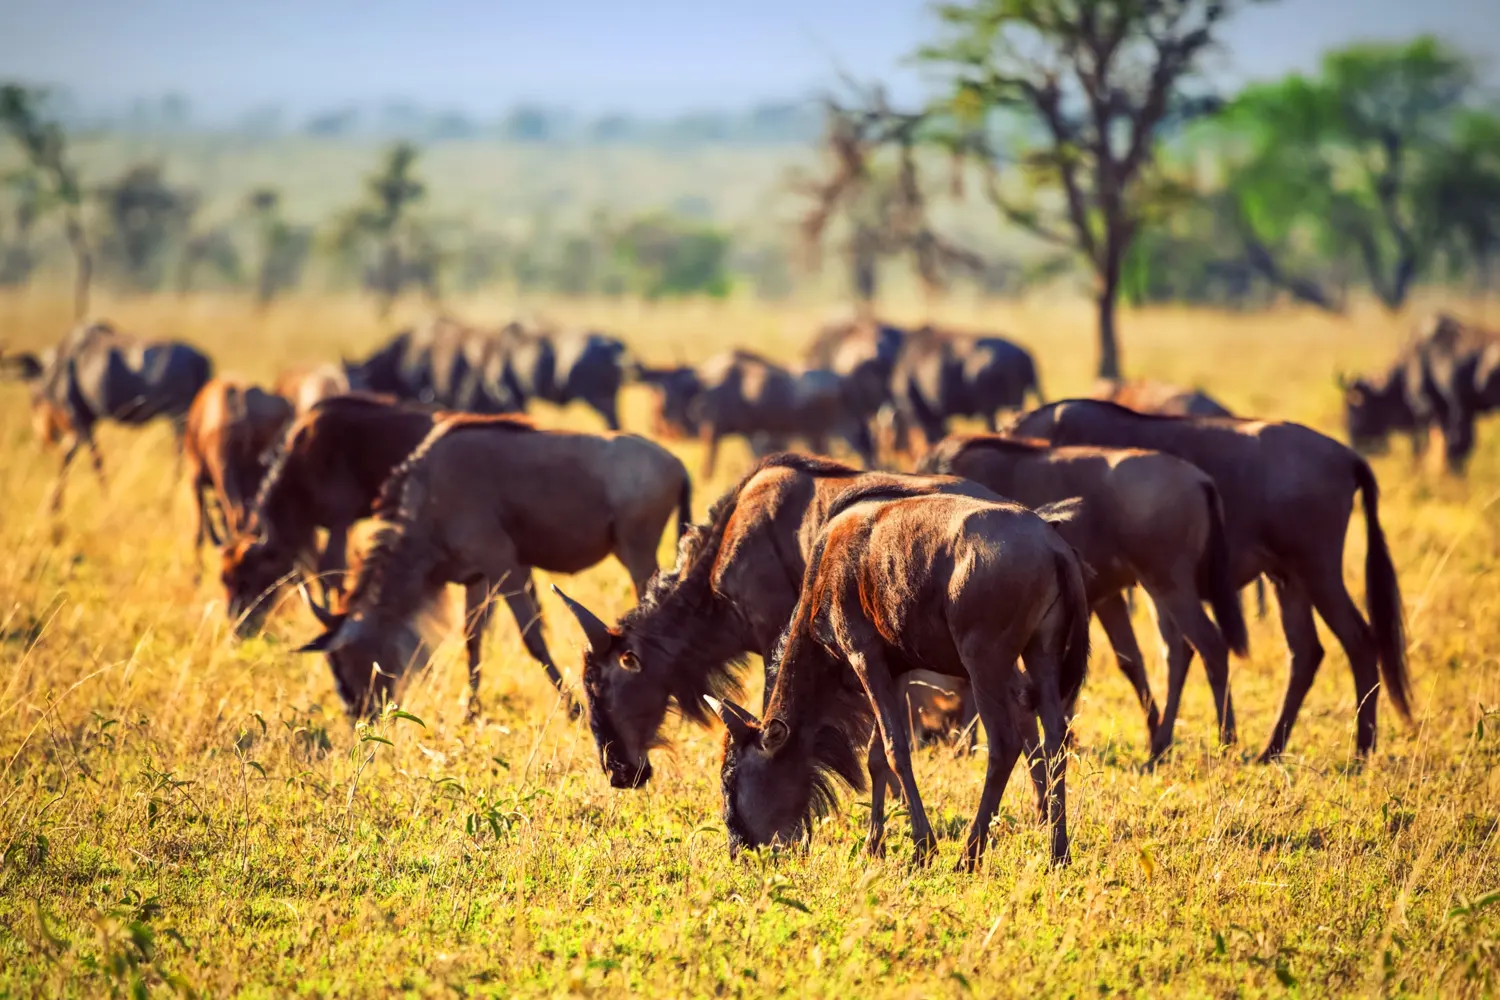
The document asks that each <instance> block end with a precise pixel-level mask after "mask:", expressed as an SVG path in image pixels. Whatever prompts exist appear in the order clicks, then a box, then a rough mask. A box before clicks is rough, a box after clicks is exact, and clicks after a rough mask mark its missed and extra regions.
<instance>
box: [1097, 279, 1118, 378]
mask: <svg viewBox="0 0 1500 1000" xmlns="http://www.w3.org/2000/svg"><path fill="white" fill-rule="evenodd" d="M1119 298H1120V268H1119V265H1118V263H1116V264H1114V265H1113V266H1106V268H1105V273H1104V274H1103V275H1101V276H1100V281H1099V300H1098V304H1099V377H1100V378H1107V379H1117V378H1119V377H1120V342H1119V338H1118V336H1117V335H1116V332H1115V304H1116V302H1118V301H1119Z"/></svg>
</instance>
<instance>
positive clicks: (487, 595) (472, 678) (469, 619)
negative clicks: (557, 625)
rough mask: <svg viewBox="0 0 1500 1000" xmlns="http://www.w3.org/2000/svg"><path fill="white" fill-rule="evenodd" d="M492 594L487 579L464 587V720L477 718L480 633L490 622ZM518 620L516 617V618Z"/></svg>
mask: <svg viewBox="0 0 1500 1000" xmlns="http://www.w3.org/2000/svg"><path fill="white" fill-rule="evenodd" d="M493 597H494V595H493V594H492V593H491V592H490V585H489V581H488V580H476V581H475V582H473V583H470V584H468V585H467V586H465V587H464V651H465V652H466V653H467V654H468V657H469V706H468V708H467V709H466V710H465V711H464V720H465V721H466V722H473V721H474V720H475V719H477V718H479V712H480V704H479V658H480V653H481V652H482V650H483V647H484V633H485V630H486V629H487V628H488V627H489V624H490V614H491V612H492V609H493V608H494V601H493ZM517 620H519V619H517Z"/></svg>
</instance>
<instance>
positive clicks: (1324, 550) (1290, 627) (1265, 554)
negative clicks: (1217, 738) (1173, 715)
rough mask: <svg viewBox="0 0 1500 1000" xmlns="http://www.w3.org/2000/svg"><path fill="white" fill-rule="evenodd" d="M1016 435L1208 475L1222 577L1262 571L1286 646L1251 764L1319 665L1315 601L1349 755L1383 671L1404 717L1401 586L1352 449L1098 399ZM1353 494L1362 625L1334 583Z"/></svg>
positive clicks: (1076, 403)
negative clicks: (1334, 663) (1287, 669)
mask: <svg viewBox="0 0 1500 1000" xmlns="http://www.w3.org/2000/svg"><path fill="white" fill-rule="evenodd" d="M1015 433H1016V434H1017V435H1018V436H1025V437H1039V438H1046V439H1048V440H1050V441H1052V442H1053V443H1054V444H1062V445H1079V444H1084V445H1099V446H1103V447H1111V448H1150V449H1153V450H1156V451H1163V452H1166V453H1167V454H1170V455H1176V456H1177V457H1178V458H1182V459H1185V460H1187V461H1189V462H1192V463H1193V464H1194V465H1196V466H1198V467H1199V468H1200V469H1202V470H1203V471H1204V472H1206V473H1208V475H1209V476H1210V477H1211V478H1212V479H1213V481H1214V485H1215V486H1217V487H1218V490H1219V496H1220V498H1221V499H1222V500H1223V503H1224V525H1225V530H1226V533H1227V536H1228V539H1229V552H1230V557H1229V558H1230V563H1231V565H1232V566H1233V569H1232V571H1231V576H1232V578H1233V579H1234V581H1235V584H1236V585H1237V586H1244V585H1245V584H1246V583H1249V582H1250V581H1251V580H1253V579H1254V578H1255V577H1257V576H1259V575H1261V574H1262V573H1264V574H1265V575H1267V576H1269V577H1270V578H1271V581H1272V582H1273V583H1274V584H1275V585H1276V597H1277V601H1278V603H1279V604H1280V605H1281V625H1282V630H1283V631H1284V632H1285V634H1286V640H1287V645H1288V646H1289V647H1290V648H1291V653H1292V664H1291V676H1290V678H1289V680H1288V683H1287V691H1286V698H1285V700H1284V701H1283V703H1282V706H1281V715H1280V717H1279V718H1278V719H1277V722H1276V726H1275V728H1274V729H1273V730H1272V731H1271V737H1270V740H1269V741H1268V742H1267V743H1266V748H1265V751H1264V752H1263V753H1262V754H1261V757H1260V759H1261V761H1263V762H1265V761H1270V760H1274V759H1275V758H1276V757H1279V756H1280V755H1281V753H1282V752H1283V751H1284V750H1285V749H1286V742H1287V738H1288V737H1289V736H1290V734H1291V731H1292V726H1293V725H1294V724H1295V723H1296V721H1297V713H1298V711H1299V710H1300V709H1301V707H1302V701H1303V699H1304V698H1305V697H1306V696H1307V692H1308V689H1309V688H1310V687H1312V682H1313V677H1314V676H1315V675H1316V674H1317V671H1318V666H1319V664H1321V663H1322V662H1323V646H1322V644H1321V643H1320V642H1319V641H1318V632H1317V627H1316V625H1315V623H1314V621H1313V611H1314V610H1316V611H1317V613H1318V614H1319V615H1321V616H1322V618H1323V620H1324V621H1325V622H1326V623H1327V624H1328V627H1329V629H1331V630H1332V631H1333V634H1334V635H1335V636H1337V637H1338V640H1339V643H1340V645H1342V646H1343V647H1344V652H1345V653H1347V654H1348V656H1349V664H1350V668H1351V669H1352V671H1353V673H1354V687H1355V693H1356V704H1357V705H1358V713H1359V714H1358V722H1357V725H1356V729H1355V734H1356V735H1355V747H1356V750H1357V751H1358V753H1359V754H1361V755H1365V754H1368V753H1369V752H1370V751H1371V750H1373V749H1374V748H1375V734H1376V726H1375V723H1376V712H1377V709H1378V708H1379V703H1378V701H1377V699H1376V688H1377V687H1378V686H1379V684H1380V682H1381V680H1382V678H1383V680H1384V686H1385V689H1386V694H1387V695H1389V696H1390V698H1391V701H1392V702H1393V703H1394V704H1395V706H1396V709H1397V711H1398V712H1400V713H1401V715H1402V717H1403V718H1405V719H1407V720H1410V718H1411V709H1410V707H1409V705H1408V688H1409V682H1408V680H1407V676H1406V638H1405V626H1404V623H1403V620H1402V608H1401V590H1400V586H1399V584H1398V583H1397V580H1396V568H1395V566H1394V565H1393V564H1392V562H1391V554H1390V549H1389V548H1388V547H1387V545H1386V540H1385V533H1384V532H1383V531H1382V530H1381V526H1380V514H1379V497H1380V488H1379V486H1378V485H1377V484H1376V482H1375V474H1374V473H1373V472H1372V471H1370V466H1369V463H1367V462H1366V461H1365V460H1364V459H1363V458H1361V457H1360V456H1359V455H1357V454H1356V453H1355V452H1354V451H1353V450H1352V449H1350V448H1348V447H1347V446H1345V445H1343V444H1340V443H1339V442H1337V441H1335V440H1333V439H1332V438H1329V437H1324V436H1323V435H1322V434H1319V433H1318V432H1316V431H1314V430H1311V429H1309V428H1307V427H1303V426H1301V425H1300V424H1292V423H1282V422H1280V421H1261V420H1238V419H1231V418H1227V417H1219V418H1213V419H1205V418H1199V417H1162V416H1154V415H1145V414H1140V413H1136V412H1135V411H1134V410H1127V409H1126V408H1124V407H1123V406H1118V405H1116V404H1114V403H1106V402H1102V401H1099V400H1077V399H1075V400H1064V401H1062V402H1059V403H1053V404H1051V405H1048V406H1044V407H1042V408H1041V409H1039V410H1036V411H1034V412H1032V413H1030V414H1027V416H1026V417H1025V418H1023V419H1022V420H1021V421H1020V423H1019V424H1018V425H1017V426H1016V428H1015ZM1356 493H1357V494H1359V495H1360V497H1361V499H1362V501H1363V505H1364V512H1365V543H1366V545H1365V548H1366V554H1365V601H1366V604H1367V605H1368V607H1369V612H1370V620H1369V621H1368V622H1366V620H1365V618H1364V616H1363V615H1361V614H1360V612H1359V608H1358V607H1356V606H1355V604H1354V600H1353V598H1351V597H1350V596H1349V591H1348V589H1347V588H1346V587H1345V586H1344V569H1343V567H1344V539H1345V536H1346V534H1347V533H1348V528H1349V518H1350V515H1351V513H1352V511H1353V498H1354V495H1355V494H1356ZM1184 655H1186V656H1188V657H1189V658H1191V655H1192V654H1191V652H1190V651H1186V652H1185V653H1184ZM1377 663H1378V665H1379V668H1378V670H1377Z"/></svg>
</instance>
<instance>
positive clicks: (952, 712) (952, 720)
mask: <svg viewBox="0 0 1500 1000" xmlns="http://www.w3.org/2000/svg"><path fill="white" fill-rule="evenodd" d="M901 693H902V700H903V703H904V704H905V705H906V716H907V719H906V721H907V725H908V732H910V733H911V739H912V744H913V745H914V746H919V747H920V746H926V745H927V744H928V743H931V742H932V741H934V740H960V741H962V743H961V745H962V746H963V747H964V748H965V749H968V750H972V749H973V748H974V745H975V742H976V740H977V733H976V732H975V730H976V729H977V728H978V726H977V725H976V722H977V720H978V718H979V716H978V715H977V714H976V713H975V711H974V699H973V697H972V696H971V695H970V694H969V685H968V682H966V681H964V680H961V679H960V678H957V677H945V676H943V675H942V674H936V673H933V672H932V671H931V670H912V671H909V672H908V673H905V674H903V675H902V676H901Z"/></svg>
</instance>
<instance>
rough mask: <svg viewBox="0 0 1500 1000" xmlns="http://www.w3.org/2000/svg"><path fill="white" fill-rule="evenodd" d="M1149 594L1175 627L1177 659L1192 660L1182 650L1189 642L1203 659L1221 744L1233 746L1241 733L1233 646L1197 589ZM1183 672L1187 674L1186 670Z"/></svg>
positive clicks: (1180, 588) (1187, 586)
mask: <svg viewBox="0 0 1500 1000" xmlns="http://www.w3.org/2000/svg"><path fill="white" fill-rule="evenodd" d="M1147 592H1148V593H1150V594H1151V600H1152V601H1153V602H1155V604H1156V607H1157V616H1158V618H1159V619H1160V620H1161V621H1162V622H1166V621H1170V622H1171V624H1172V626H1173V629H1172V631H1173V636H1172V639H1176V640H1177V641H1176V642H1175V643H1174V645H1176V646H1177V647H1178V652H1177V653H1175V654H1174V655H1178V656H1183V655H1185V656H1186V657H1187V658H1189V659H1191V656H1192V653H1191V651H1187V652H1186V653H1185V654H1184V653H1183V652H1182V649H1181V647H1182V639H1183V638H1186V639H1187V641H1188V642H1190V643H1192V648H1193V649H1196V650H1197V651H1198V655H1199V656H1201V657H1203V670H1204V673H1206V674H1207V675H1208V686H1209V689H1210V690H1211V691H1213V695H1214V711H1215V713H1216V714H1217V715H1218V718H1219V741H1220V742H1222V743H1225V744H1233V743H1234V742H1236V740H1237V739H1238V733H1237V731H1236V726H1235V723H1234V701H1233V700H1232V698H1231V697H1230V693H1229V646H1228V644H1227V643H1225V642H1224V636H1223V635H1222V634H1221V633H1220V632H1219V629H1218V627H1217V626H1215V625H1214V623H1213V621H1212V620H1211V619H1210V618H1209V617H1208V615H1206V614H1204V613H1203V604H1202V603H1201V602H1200V601H1199V600H1198V595H1197V588H1196V586H1195V585H1194V584H1192V583H1190V582H1179V584H1178V585H1177V586H1175V587H1173V588H1172V589H1170V590H1155V589H1151V588H1148V589H1147ZM1162 640H1163V641H1164V642H1171V639H1169V637H1168V634H1167V629H1166V628H1163V629H1162ZM1169 648H1170V647H1169ZM1183 671H1184V673H1186V667H1184V668H1183ZM1162 749H1166V747H1163V748H1162Z"/></svg>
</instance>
